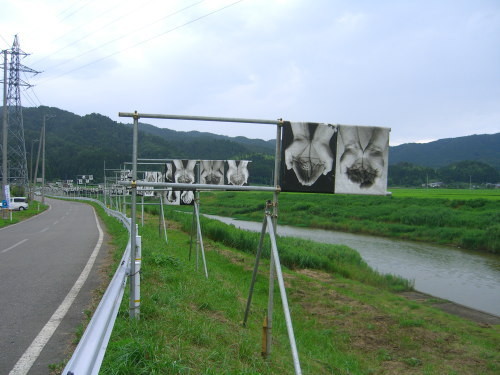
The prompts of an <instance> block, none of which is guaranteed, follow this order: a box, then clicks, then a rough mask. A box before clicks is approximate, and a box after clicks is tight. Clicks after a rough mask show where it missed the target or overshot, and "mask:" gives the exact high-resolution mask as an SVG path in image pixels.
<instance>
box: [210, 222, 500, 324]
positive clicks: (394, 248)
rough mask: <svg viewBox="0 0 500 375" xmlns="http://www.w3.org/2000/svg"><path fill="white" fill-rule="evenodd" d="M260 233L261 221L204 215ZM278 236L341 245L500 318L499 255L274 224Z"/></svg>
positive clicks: (418, 284)
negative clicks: (276, 227)
mask: <svg viewBox="0 0 500 375" xmlns="http://www.w3.org/2000/svg"><path fill="white" fill-rule="evenodd" d="M206 216H207V217H210V218H214V219H217V220H220V221H222V222H225V223H227V224H232V225H234V226H236V227H238V228H241V229H245V230H250V231H257V232H260V230H261V228H262V223H255V222H249V221H241V220H234V219H230V218H226V217H219V216H213V215H206ZM278 235H280V236H290V237H300V238H306V239H310V240H314V241H317V242H324V243H333V244H344V245H347V246H349V247H351V248H353V249H356V250H357V251H358V252H359V253H360V254H361V256H362V257H363V259H364V260H365V261H366V262H367V263H368V264H369V265H370V266H371V267H372V268H374V269H377V270H378V271H379V272H382V273H390V274H396V275H400V276H402V277H404V278H406V279H409V280H413V281H414V283H415V289H416V290H418V291H420V292H424V293H427V294H430V295H433V296H436V297H440V298H444V299H447V300H449V301H453V302H456V303H459V304H461V305H465V306H467V307H471V308H473V309H477V310H481V311H484V312H487V313H490V314H493V315H496V316H500V256H497V255H490V254H483V253H477V252H472V251H465V250H461V249H457V248H453V247H445V246H435V245H428V244H423V243H418V242H410V241H400V240H393V239H387V238H381V237H374V236H366V235H358V234H351V233H344V232H336V231H330V230H321V229H309V228H297V227H291V226H286V225H279V226H278Z"/></svg>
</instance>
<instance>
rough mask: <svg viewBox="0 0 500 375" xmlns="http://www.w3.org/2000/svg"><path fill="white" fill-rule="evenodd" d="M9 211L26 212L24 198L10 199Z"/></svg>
mask: <svg viewBox="0 0 500 375" xmlns="http://www.w3.org/2000/svg"><path fill="white" fill-rule="evenodd" d="M10 209H11V210H15V211H23V210H27V209H28V203H27V202H26V197H10Z"/></svg>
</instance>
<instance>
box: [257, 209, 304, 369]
mask: <svg viewBox="0 0 500 375" xmlns="http://www.w3.org/2000/svg"><path fill="white" fill-rule="evenodd" d="M266 219H267V226H268V228H269V236H270V237H271V251H272V254H273V257H274V264H275V270H276V278H277V279H278V285H279V289H280V295H281V303H282V305H283V313H284V315H285V322H286V329H287V331H288V339H289V341H290V347H291V350H292V357H293V366H294V368H295V374H296V375H300V374H302V370H301V369H300V361H299V354H298V351H297V344H296V341H295V335H294V333H293V326H292V317H291V315H290V309H289V307H288V299H287V296H286V289H285V282H284V280H283V274H282V272H281V264H280V258H279V255H278V247H277V245H276V237H275V235H274V228H273V220H272V218H271V216H270V215H267V216H266Z"/></svg>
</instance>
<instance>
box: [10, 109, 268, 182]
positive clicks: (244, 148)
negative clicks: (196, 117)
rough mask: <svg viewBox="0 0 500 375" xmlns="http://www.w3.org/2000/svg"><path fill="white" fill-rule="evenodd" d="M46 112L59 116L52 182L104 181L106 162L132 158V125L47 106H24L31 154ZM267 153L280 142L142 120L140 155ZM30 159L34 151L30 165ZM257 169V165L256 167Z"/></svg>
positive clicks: (52, 124)
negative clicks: (80, 178) (86, 176)
mask: <svg viewBox="0 0 500 375" xmlns="http://www.w3.org/2000/svg"><path fill="white" fill-rule="evenodd" d="M0 113H1V109H0ZM44 114H47V115H50V116H54V117H53V118H50V119H48V120H47V121H46V137H47V143H46V158H47V163H46V174H47V178H48V179H49V180H50V179H74V178H75V177H76V175H79V174H93V175H94V176H96V178H97V179H98V180H102V176H103V167H104V160H105V161H106V168H119V167H120V165H121V164H122V163H123V162H127V161H131V153H132V128H131V125H130V124H122V123H118V122H116V121H113V120H111V119H110V118H109V117H106V116H102V115H100V114H97V113H92V114H89V115H85V116H79V115H76V114H74V113H71V112H67V111H64V110H61V109H58V108H53V107H44V106H41V107H38V108H34V107H27V108H23V120H24V131H25V142H26V151H27V153H29V154H31V145H32V140H36V139H39V137H40V129H41V125H42V118H43V115H44ZM37 147H38V143H36V142H35V143H34V147H33V154H34V158H33V160H36V153H37ZM261 154H266V155H267V154H269V155H273V156H274V142H266V141H263V140H251V139H247V138H244V137H236V138H231V137H225V136H217V135H213V134H210V133H200V132H176V131H174V130H169V129H159V128H156V127H154V126H152V125H147V124H142V123H141V124H140V131H139V153H138V157H139V158H155V159H156V158H170V159H177V158H178V159H208V160H210V159H213V160H217V159H230V158H236V159H238V158H244V157H251V158H252V159H257V160H258V159H262V160H264V159H268V158H267V157H264V156H263V155H261ZM30 159H31V157H30V155H28V167H29V164H30ZM33 164H35V162H34V161H33ZM265 164H266V166H268V167H266V168H265V169H266V171H264V172H259V173H263V174H264V175H265V176H266V177H265V178H266V181H267V178H268V177H267V175H269V176H271V174H272V172H271V169H270V168H272V165H273V164H272V161H268V160H266V162H265ZM257 167H258V166H257V165H256V166H255V167H254V169H256V171H257V170H258V168H257ZM267 169H269V171H267ZM257 181H258V180H257ZM257 181H255V182H257Z"/></svg>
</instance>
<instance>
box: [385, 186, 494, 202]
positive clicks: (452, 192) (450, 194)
mask: <svg viewBox="0 0 500 375" xmlns="http://www.w3.org/2000/svg"><path fill="white" fill-rule="evenodd" d="M389 190H390V191H391V193H392V195H393V196H394V197H398V198H402V197H411V198H444V199H459V200H460V199H491V200H500V189H400V188H394V189H389Z"/></svg>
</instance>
